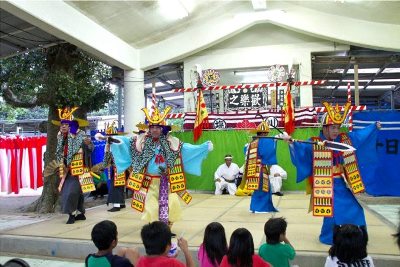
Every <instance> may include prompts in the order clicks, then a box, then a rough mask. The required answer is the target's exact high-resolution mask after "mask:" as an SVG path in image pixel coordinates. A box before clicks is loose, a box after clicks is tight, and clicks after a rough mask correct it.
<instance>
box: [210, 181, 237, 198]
mask: <svg viewBox="0 0 400 267" xmlns="http://www.w3.org/2000/svg"><path fill="white" fill-rule="evenodd" d="M225 188H226V189H228V192H229V194H230V195H234V194H235V193H236V190H237V187H236V184H235V183H234V182H233V183H228V182H226V181H225V180H223V179H221V181H219V182H215V194H216V195H222V190H224V189H225Z"/></svg>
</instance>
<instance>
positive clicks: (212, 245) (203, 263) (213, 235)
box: [197, 222, 228, 267]
mask: <svg viewBox="0 0 400 267" xmlns="http://www.w3.org/2000/svg"><path fill="white" fill-rule="evenodd" d="M227 251H228V244H227V242H226V236H225V229H224V227H223V226H222V224H220V223H218V222H212V223H210V224H208V225H207V227H206V229H205V231H204V238H203V243H202V244H201V245H200V248H199V252H198V253H197V259H198V260H199V265H200V267H218V266H219V265H220V263H221V261H222V257H223V256H224V255H225V254H226V252H227Z"/></svg>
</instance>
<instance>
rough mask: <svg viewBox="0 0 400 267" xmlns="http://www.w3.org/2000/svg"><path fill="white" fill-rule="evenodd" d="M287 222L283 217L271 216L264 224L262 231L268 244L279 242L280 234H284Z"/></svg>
mask: <svg viewBox="0 0 400 267" xmlns="http://www.w3.org/2000/svg"><path fill="white" fill-rule="evenodd" d="M286 227H287V222H286V220H285V218H283V217H281V218H271V219H269V220H268V221H267V222H266V223H265V225H264V233H265V236H266V238H267V243H268V244H277V243H279V242H281V240H280V237H281V234H286Z"/></svg>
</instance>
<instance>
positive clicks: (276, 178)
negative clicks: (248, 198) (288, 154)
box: [269, 164, 287, 196]
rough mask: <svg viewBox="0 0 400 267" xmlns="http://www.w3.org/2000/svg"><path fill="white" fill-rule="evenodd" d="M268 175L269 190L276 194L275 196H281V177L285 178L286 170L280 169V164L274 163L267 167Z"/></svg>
mask: <svg viewBox="0 0 400 267" xmlns="http://www.w3.org/2000/svg"><path fill="white" fill-rule="evenodd" d="M269 171H270V173H271V174H270V175H269V180H270V183H271V191H272V194H274V195H277V196H283V193H282V192H281V188H282V179H286V178H287V172H286V171H285V170H284V169H282V167H281V166H279V165H277V164H275V165H272V166H271V168H270V169H269Z"/></svg>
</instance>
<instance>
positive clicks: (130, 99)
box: [124, 69, 145, 133]
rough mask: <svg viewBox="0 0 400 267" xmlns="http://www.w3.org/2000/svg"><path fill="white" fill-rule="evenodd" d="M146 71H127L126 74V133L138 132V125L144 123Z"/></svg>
mask: <svg viewBox="0 0 400 267" xmlns="http://www.w3.org/2000/svg"><path fill="white" fill-rule="evenodd" d="M144 102H145V97H144V71H143V70H140V69H139V70H125V72H124V127H125V132H127V133H132V131H136V130H137V129H136V124H138V123H139V122H143V121H144V117H145V116H144V113H143V112H142V111H141V109H142V108H144V107H145V103H144Z"/></svg>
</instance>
